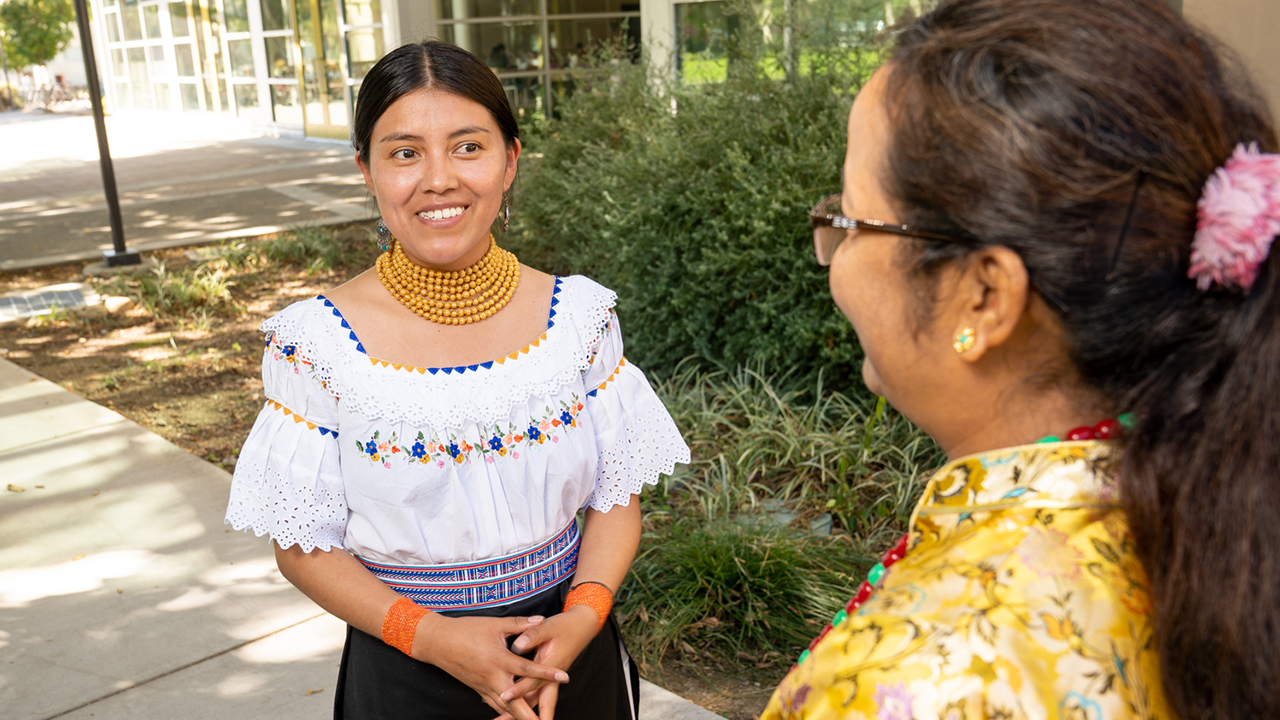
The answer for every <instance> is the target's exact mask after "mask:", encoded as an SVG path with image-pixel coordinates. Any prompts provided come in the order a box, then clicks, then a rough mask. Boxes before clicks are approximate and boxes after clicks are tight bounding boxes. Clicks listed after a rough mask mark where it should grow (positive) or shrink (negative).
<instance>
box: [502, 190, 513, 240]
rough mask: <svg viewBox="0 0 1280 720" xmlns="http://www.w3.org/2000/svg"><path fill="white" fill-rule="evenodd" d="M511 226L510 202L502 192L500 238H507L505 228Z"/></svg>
mask: <svg viewBox="0 0 1280 720" xmlns="http://www.w3.org/2000/svg"><path fill="white" fill-rule="evenodd" d="M509 227H511V202H510V200H509V199H508V198H507V194H506V193H502V239H503V240H506V239H507V228H509Z"/></svg>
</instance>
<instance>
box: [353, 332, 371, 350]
mask: <svg viewBox="0 0 1280 720" xmlns="http://www.w3.org/2000/svg"><path fill="white" fill-rule="evenodd" d="M351 337H352V338H354V337H355V334H354V333H353V334H352V335H351ZM356 349H357V350H359V351H360V352H361V354H364V355H368V354H369V353H367V352H365V351H364V345H361V344H360V341H358V340H357V341H356Z"/></svg>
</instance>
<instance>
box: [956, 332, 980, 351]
mask: <svg viewBox="0 0 1280 720" xmlns="http://www.w3.org/2000/svg"><path fill="white" fill-rule="evenodd" d="M977 341H978V331H977V330H974V329H973V328H971V327H969V328H965V329H963V330H961V331H960V332H959V333H957V334H956V339H955V342H953V343H951V347H953V348H955V349H956V352H958V353H964V352H968V351H969V350H970V349H971V348H973V344H974V343H975V342H977Z"/></svg>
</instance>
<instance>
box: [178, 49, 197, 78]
mask: <svg viewBox="0 0 1280 720" xmlns="http://www.w3.org/2000/svg"><path fill="white" fill-rule="evenodd" d="M173 59H174V61H175V62H177V64H178V75H179V76H180V77H195V76H196V61H195V56H194V55H193V54H192V52H191V43H181V44H177V45H174V46H173Z"/></svg>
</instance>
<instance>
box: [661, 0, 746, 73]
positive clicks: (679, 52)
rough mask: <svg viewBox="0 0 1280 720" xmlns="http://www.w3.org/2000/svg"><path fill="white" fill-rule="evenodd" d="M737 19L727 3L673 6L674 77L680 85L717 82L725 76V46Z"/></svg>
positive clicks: (727, 64)
mask: <svg viewBox="0 0 1280 720" xmlns="http://www.w3.org/2000/svg"><path fill="white" fill-rule="evenodd" d="M737 25H738V17H737V15H736V14H734V12H733V10H732V9H730V7H729V3H728V2H725V1H720V2H700V3H681V4H678V5H676V37H678V38H680V42H679V44H678V45H677V46H676V74H677V76H678V77H679V78H680V80H681V81H683V82H688V83H705V82H720V81H722V80H724V79H725V77H727V75H728V68H729V55H728V52H727V51H728V45H729V43H730V42H731V37H730V36H731V35H733V34H734V33H735V30H736V27H737Z"/></svg>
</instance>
